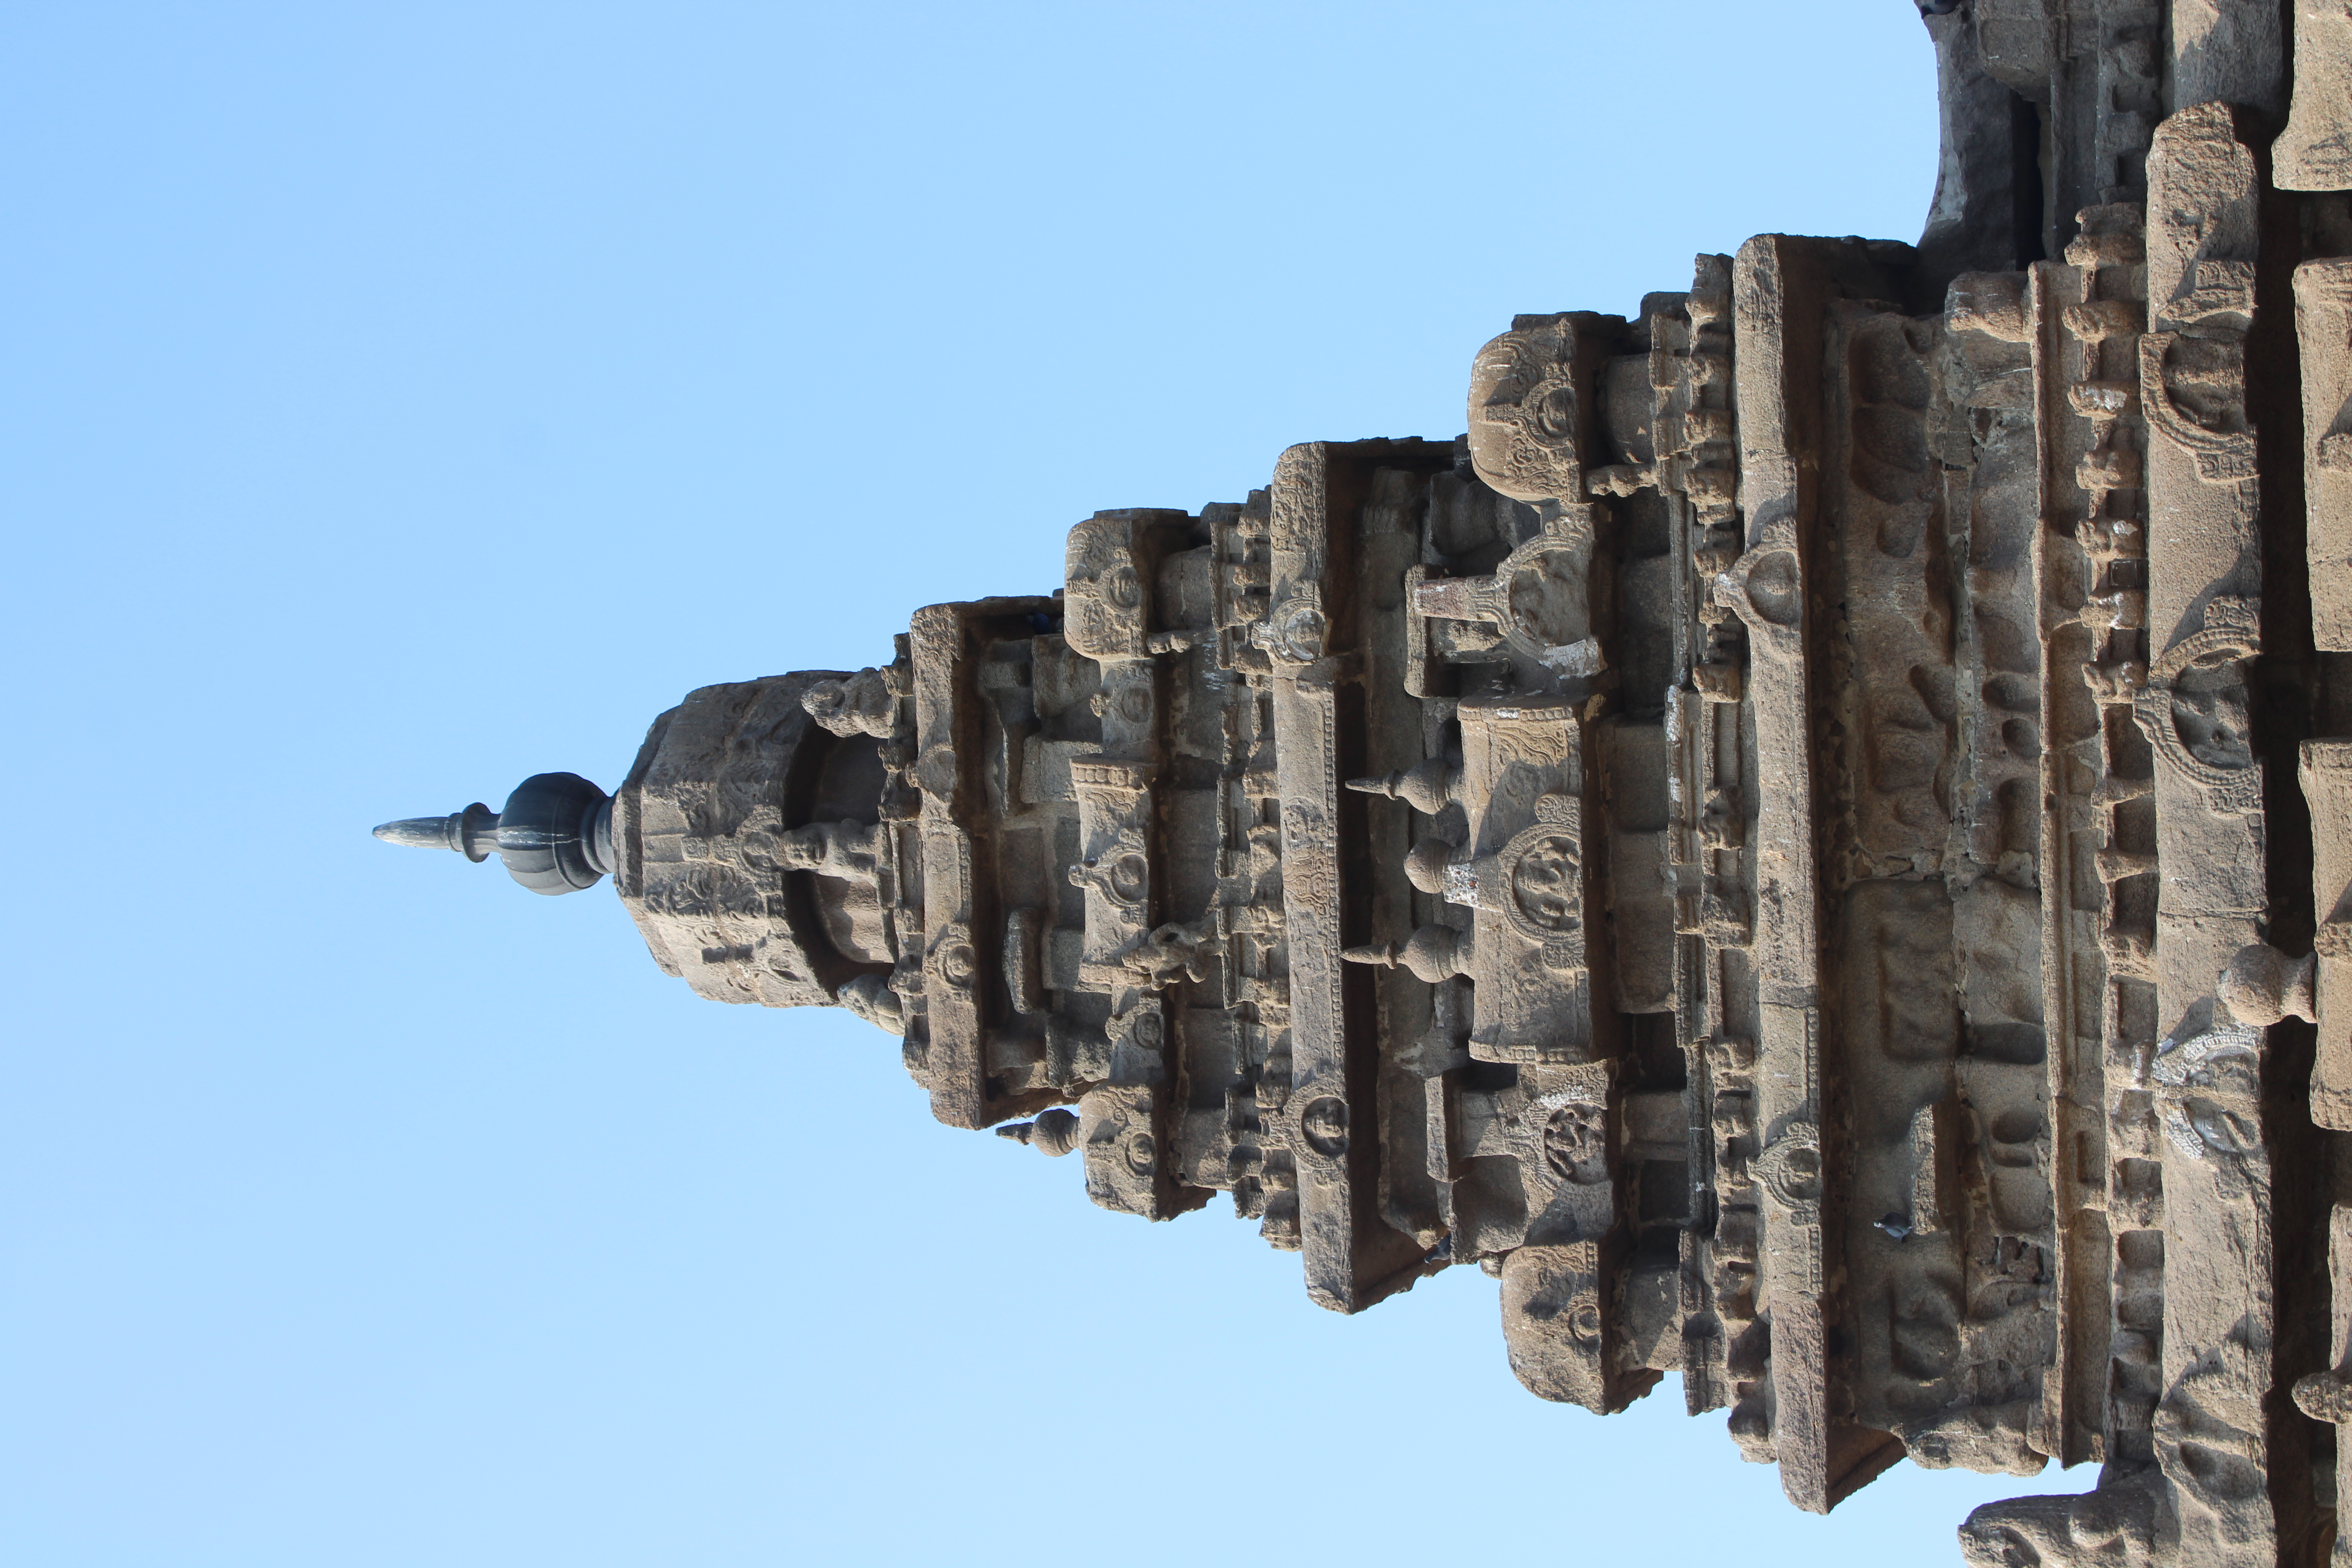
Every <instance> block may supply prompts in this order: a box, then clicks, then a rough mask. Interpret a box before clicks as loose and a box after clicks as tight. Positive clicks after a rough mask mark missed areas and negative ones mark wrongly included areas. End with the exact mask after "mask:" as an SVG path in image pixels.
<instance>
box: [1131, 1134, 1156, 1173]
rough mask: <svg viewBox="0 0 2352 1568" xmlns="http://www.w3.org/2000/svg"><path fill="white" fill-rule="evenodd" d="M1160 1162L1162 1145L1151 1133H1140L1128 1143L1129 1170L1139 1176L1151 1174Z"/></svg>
mask: <svg viewBox="0 0 2352 1568" xmlns="http://www.w3.org/2000/svg"><path fill="white" fill-rule="evenodd" d="M1159 1161H1160V1144H1159V1142H1158V1140H1156V1139H1154V1138H1153V1137H1152V1136H1151V1134H1150V1133H1149V1132H1139V1133H1137V1134H1136V1135H1135V1136H1134V1137H1132V1138H1129V1140H1128V1141H1127V1168H1128V1169H1129V1170H1130V1171H1133V1172H1134V1173H1136V1174H1137V1175H1139V1176H1148V1175H1150V1174H1151V1172H1152V1169H1153V1167H1155V1166H1156V1165H1157V1164H1158V1163H1159Z"/></svg>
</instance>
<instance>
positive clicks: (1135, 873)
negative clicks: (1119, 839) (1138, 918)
mask: <svg viewBox="0 0 2352 1568" xmlns="http://www.w3.org/2000/svg"><path fill="white" fill-rule="evenodd" d="M1102 887H1103V891H1104V892H1105V893H1107V894H1108V895H1109V896H1110V897H1111V898H1112V899H1114V900H1117V901H1118V902H1119V903H1122V904H1130V905H1131V904H1139V903H1141V902H1142V901H1143V895H1144V894H1145V893H1146V892H1148V891H1150V888H1151V863H1150V861H1148V860H1146V859H1145V858H1143V856H1142V854H1141V853H1140V852H1139V851H1137V850H1133V849H1130V850H1129V851H1127V852H1126V853H1125V854H1123V855H1119V856H1116V857H1114V858H1112V860H1111V861H1110V863H1109V864H1108V865H1107V866H1105V867H1104V868H1103V878H1102Z"/></svg>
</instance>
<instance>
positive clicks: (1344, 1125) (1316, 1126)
mask: <svg viewBox="0 0 2352 1568" xmlns="http://www.w3.org/2000/svg"><path fill="white" fill-rule="evenodd" d="M1298 1131H1300V1132H1301V1133H1302V1134H1303V1135H1304V1136H1305V1137H1306V1139H1307V1147H1308V1148H1310V1149H1312V1150H1314V1151H1315V1152H1317V1153H1318V1154H1321V1155H1324V1156H1326V1157H1327V1158H1329V1159H1334V1160H1336V1159H1338V1158H1339V1156H1340V1155H1342V1154H1344V1153H1346V1152H1348V1102H1347V1101H1346V1100H1341V1099H1340V1098H1339V1096H1337V1095H1332V1094H1327V1095H1324V1096H1322V1097H1321V1098H1320V1099H1318V1100H1309V1101H1307V1108H1306V1109H1305V1110H1301V1111H1300V1112H1299V1113H1298Z"/></svg>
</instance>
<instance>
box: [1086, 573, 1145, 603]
mask: <svg viewBox="0 0 2352 1568" xmlns="http://www.w3.org/2000/svg"><path fill="white" fill-rule="evenodd" d="M1096 583H1097V592H1099V593H1100V594H1101V595H1102V597H1103V603H1104V604H1106V605H1110V606H1111V607H1113V608H1114V609H1120V610H1132V609H1134V608H1135V607H1136V606H1137V605H1140V604H1142V603H1143V580H1142V579H1141V578H1139V577H1138V576H1137V575H1136V574H1135V568H1134V567H1133V566H1131V565H1129V564H1128V563H1126V562H1124V561H1122V562H1120V563H1118V565H1116V566H1114V567H1112V568H1111V569H1110V570H1109V571H1108V572H1105V573H1104V574H1102V575H1101V576H1100V577H1099V578H1097V580H1096Z"/></svg>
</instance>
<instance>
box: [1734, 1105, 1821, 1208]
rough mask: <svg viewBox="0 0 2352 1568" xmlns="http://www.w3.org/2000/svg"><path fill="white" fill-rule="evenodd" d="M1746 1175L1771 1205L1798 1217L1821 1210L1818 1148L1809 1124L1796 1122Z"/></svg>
mask: <svg viewBox="0 0 2352 1568" xmlns="http://www.w3.org/2000/svg"><path fill="white" fill-rule="evenodd" d="M1748 1175H1749V1176H1750V1177H1751V1178H1753V1179H1754V1181H1755V1182H1756V1184H1758V1185H1759V1186H1760V1187H1762V1188H1763V1189H1764V1190H1765V1191H1766V1192H1768V1193H1769V1194H1771V1195H1772V1198H1773V1201H1774V1202H1776V1203H1778V1204H1779V1205H1780V1206H1781V1207H1783V1208H1785V1209H1788V1210H1790V1211H1791V1212H1792V1213H1794V1214H1796V1215H1799V1216H1800V1217H1809V1216H1810V1215H1812V1214H1813V1213H1814V1212H1816V1211H1817V1210H1818V1209H1819V1208H1820V1206H1821V1201H1822V1147H1821V1144H1820V1142H1818V1141H1817V1140H1816V1138H1815V1136H1814V1132H1813V1128H1812V1124H1811V1122H1803V1121H1801V1122H1797V1123H1795V1124H1793V1125H1791V1126H1790V1128H1789V1129H1788V1131H1785V1132H1783V1133H1781V1134H1780V1138H1779V1139H1778V1140H1776V1141H1775V1142H1773V1144H1772V1146H1771V1147H1770V1148H1769V1149H1767V1150H1765V1151H1764V1152H1763V1153H1761V1154H1759V1155H1758V1156H1757V1157H1756V1160H1755V1162H1754V1163H1752V1164H1750V1165H1749V1166H1748Z"/></svg>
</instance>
